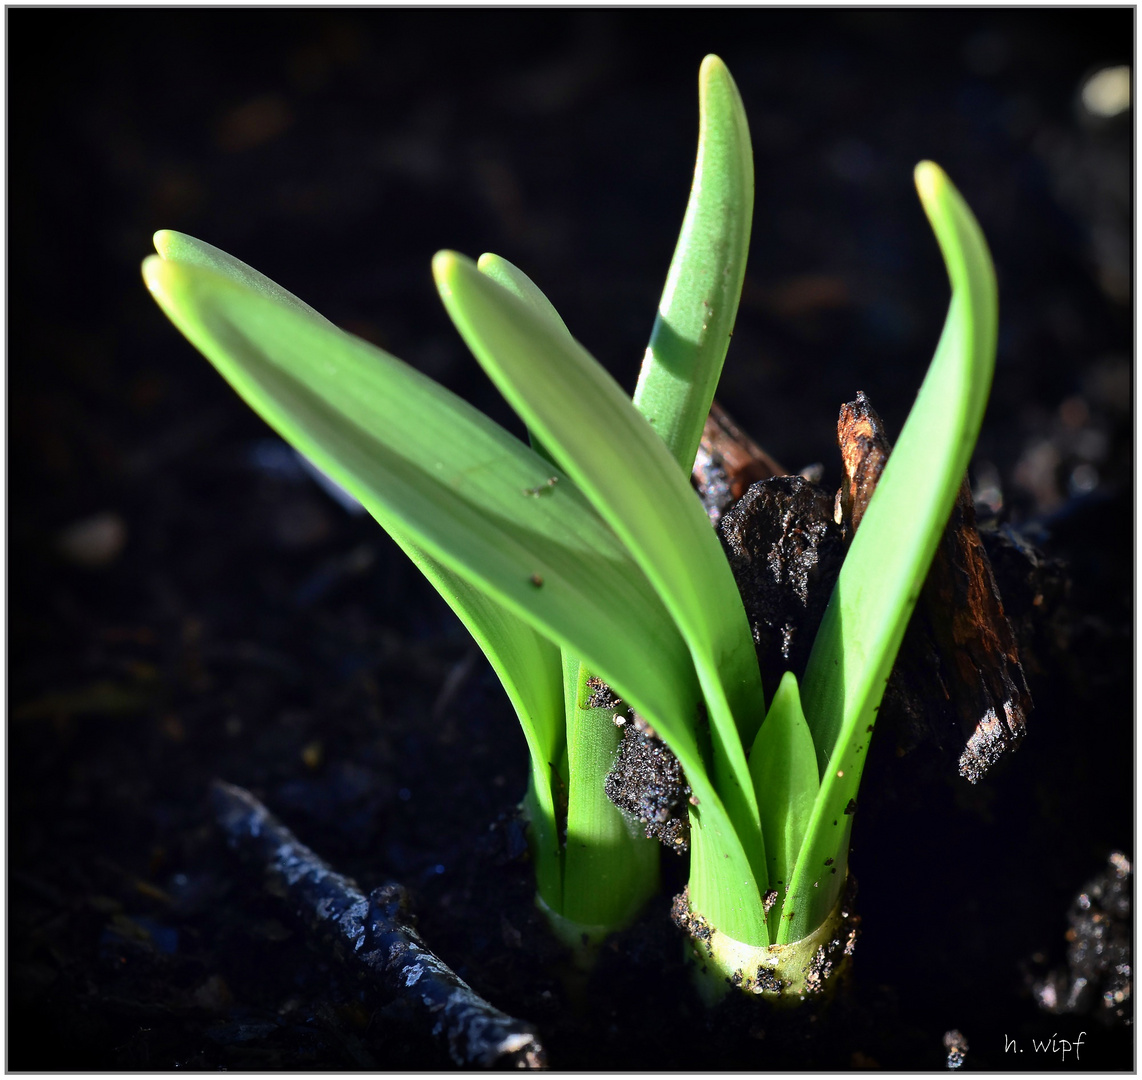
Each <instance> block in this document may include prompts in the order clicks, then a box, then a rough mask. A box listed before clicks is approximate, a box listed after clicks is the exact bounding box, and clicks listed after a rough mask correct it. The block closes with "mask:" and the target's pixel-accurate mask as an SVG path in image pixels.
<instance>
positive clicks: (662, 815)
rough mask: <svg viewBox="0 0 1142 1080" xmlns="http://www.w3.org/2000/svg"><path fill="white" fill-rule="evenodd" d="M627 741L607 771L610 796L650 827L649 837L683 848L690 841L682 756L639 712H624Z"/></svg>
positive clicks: (688, 791) (620, 806)
mask: <svg viewBox="0 0 1142 1080" xmlns="http://www.w3.org/2000/svg"><path fill="white" fill-rule="evenodd" d="M620 719H621V720H622V721H623V741H622V742H621V743H620V744H619V752H618V756H617V757H616V759H615V764H614V767H613V768H612V769H611V771H610V772H609V773H608V774H607V780H606V784H605V786H604V787H605V790H606V793H607V798H608V799H610V800H611V802H613V803H614V804H615V806H617V807H618V808H619V809H620V810H622V811H624V812H625V813H627V814H630V815H631V816H632V817H633V818H635V820H637V821H638V822H639V824H640V825H642V826H643V827H644V828H645V829H646V835H647V837H648V838H651V839H655V840H659V841H661V842H662V843H663V844H664V845H665V846H666V847H668V848H670V849H671V850H672V851H676V852H678V853H679V854H681V853H682V852H684V851H687V850H688V849H689V847H690V819H689V814H688V811H687V807H688V805H689V803H690V800H691V798H692V796H691V794H690V785H689V784H687V783H686V777H685V776H684V775H683V773H682V766H681V765H679V764H678V759H677V758H676V757H675V756H674V755H673V754H672V753H671V752H670V750H669V749H667V746H666V744H665V743H664V742H663V741H662V740H661V739H659V738H658V736H657V735H655V733H654V729H653V728H652V727H651V726H650V725H649V724H648V723H647V722H646V721H645V720H644V719H643V718H642V717H641V716H639V715H638V714H637V713H632V714H631V716H630V719H626V718H625V717H622V716H621V715H620V716H619V717H617V718H616V722H618V720H620Z"/></svg>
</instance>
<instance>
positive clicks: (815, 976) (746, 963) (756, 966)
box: [674, 875, 860, 1006]
mask: <svg viewBox="0 0 1142 1080" xmlns="http://www.w3.org/2000/svg"><path fill="white" fill-rule="evenodd" d="M855 895H856V885H855V881H854V880H853V878H852V877H851V875H850V877H849V879H848V882H847V884H846V887H845V890H844V892H843V893H842V894H841V899H840V900H839V901H838V902H837V905H836V906H835V907H834V908H833V910H832V911H831V912H830V913H829V916H828V918H826V919H825V921H824V922H823V923H822V924H821V925H820V926H819V927H817V929H816V930H814V931H813V932H812V933H811V934H809V935H808V936H807V937H804V938H802V939H801V940H800V941H792V942H790V943H789V944H787V945H762V946H757V945H750V944H748V943H746V942H743V941H735V940H734V939H733V938H731V937H729V936H728V935H726V934H723V933H722V932H721V931H720V930H717V929H715V928H714V927H711V926H710V925H709V924H708V923H707V922H706V920H705V919H704V918H703V917H702V916H701V915H700V914H698V913H697V912H695V911H692V910H691V909H690V907H689V897H688V896H687V894H686V893H685V892H683V893H682V894H681V895H679V896H677V897H675V901H674V919H675V922H677V923H678V924H679V925H681V926H682V927H683V928H684V929H685V930H686V931H687V932H688V933H689V935H690V941H689V942H688V943H687V951H688V952H689V953H690V955H691V957H692V959H693V960H694V979H695V985H696V988H697V990H698V993H699V995H700V996H701V998H702V1000H703V1001H704V1002H705V1003H706V1004H707V1005H708V1006H712V1005H715V1004H717V1002H718V1001H720V1000H721V999H722V998H723V997H724V996H725V995H726V993H728V992H729V990H730V989H731V988H737V989H739V990H743V991H745V992H747V993H750V994H757V995H759V996H761V997H764V998H766V999H767V1000H769V1001H772V1002H774V1003H777V1004H782V1005H793V1004H798V1003H800V1002H802V1001H805V1000H806V999H807V998H819V997H821V996H822V995H824V994H826V993H827V992H831V990H832V989H833V987H834V986H836V984H837V982H838V981H839V976H840V975H841V974H842V973H843V972H844V971H845V970H847V968H848V965H849V957H850V956H851V955H852V951H853V947H854V946H855V944H856V939H857V935H858V934H859V932H860V931H859V927H860V917H859V916H858V915H855V914H854V913H853V910H852V900H853V899H854V898H855Z"/></svg>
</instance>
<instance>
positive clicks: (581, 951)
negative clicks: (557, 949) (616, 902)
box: [535, 893, 619, 971]
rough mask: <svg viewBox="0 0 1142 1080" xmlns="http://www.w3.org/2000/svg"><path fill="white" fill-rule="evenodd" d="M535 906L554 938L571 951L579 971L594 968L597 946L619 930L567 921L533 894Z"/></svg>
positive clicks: (572, 958)
mask: <svg viewBox="0 0 1142 1080" xmlns="http://www.w3.org/2000/svg"><path fill="white" fill-rule="evenodd" d="M535 906H536V907H537V908H539V910H540V911H541V912H543V917H544V918H545V919H546V920H547V925H548V926H550V927H551V932H552V933H553V934H554V935H555V937H556V938H557V939H558V940H559V941H561V942H562V943H563V944H564V945H566V946H567V947H568V948H569V949H570V950H571V962H572V963H573V964H574V965H575V967H577V968H579V970H580V971H589V970H590V969H591V968H592V967H594V965H595V960H596V959H597V958H598V955H599V946H600V945H602V943H603V940H604V939H605V938H606V936H607V935H608V934H613V933H614V932H615V930H617V929H619V927H615V926H605V925H604V926H588V925H587V924H585V923H580V922H575V921H574V919H568V918H567V917H566V916H565V915H560V914H559V912H557V911H556V910H555V909H554V908H552V907H551V906H550V905H549V904H548V903H547V902H546V901H545V900H544V899H543V897H542V896H540V895H539V893H536V894H535Z"/></svg>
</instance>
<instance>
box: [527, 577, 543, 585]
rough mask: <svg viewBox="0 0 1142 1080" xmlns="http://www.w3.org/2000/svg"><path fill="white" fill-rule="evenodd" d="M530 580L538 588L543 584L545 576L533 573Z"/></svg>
mask: <svg viewBox="0 0 1142 1080" xmlns="http://www.w3.org/2000/svg"><path fill="white" fill-rule="evenodd" d="M528 580H529V581H530V582H531V583H532V585H534V586H535V587H536V588H537V589H538V588H540V587H541V586H542V585H543V578H542V577H541V576H540V575H539V574H532V575H531V577H530V578H528Z"/></svg>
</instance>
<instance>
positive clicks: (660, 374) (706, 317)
mask: <svg viewBox="0 0 1142 1080" xmlns="http://www.w3.org/2000/svg"><path fill="white" fill-rule="evenodd" d="M698 106H699V122H698V160H697V162H696V164H695V166H694V181H693V184H692V186H691V189H690V200H689V202H688V203H687V205H686V216H685V217H684V218H683V221H682V231H681V233H680V235H679V237H678V245H677V247H676V248H675V250H674V258H673V259H672V260H671V263H670V271H669V273H668V274H667V277H666V286H665V289H664V290H663V293H662V299H661V300H660V301H659V305H658V315H657V317H656V318H655V320H654V328H653V330H652V331H651V335H650V344H649V345H648V346H647V349H646V356H645V358H644V359H643V362H642V369H641V371H640V372H639V377H638V385H637V386H636V387H635V392H634V404H635V407H636V408H637V409H638V411H639V412H641V413H642V414H643V416H645V417H646V418H647V420H648V421H649V422H650V425H651V426H652V427H653V428H654V430H655V431H657V432H658V434H659V435H660V436H661V438H662V441H663V442H664V443H666V446H667V447H668V449H669V450H670V453H671V454H672V455H673V456H674V459H675V460H676V461H677V462H678V464H679V465H681V467H682V469H683V471H684V472H685V473H686V475H687V476H689V475H690V468H691V466H692V465H693V463H694V455H695V453H697V450H698V442H699V440H700V439H701V436H702V426H703V425H704V424H705V422H706V416H707V415H708V413H709V411H710V403H711V402H712V401H713V399H714V390H715V388H716V387H717V384H718V379H719V378H720V376H721V373H722V364H723V362H724V361H725V358H726V350H727V349H728V348H729V344H730V335H731V334H732V333H733V329H734V319H735V318H736V317H737V310H738V301H739V300H740V299H741V290H742V282H743V281H744V280H745V264H746V255H747V253H748V251H749V233H750V225H751V223H752V221H753V150H752V147H751V145H750V138H749V125H748V124H747V122H746V117H745V109H744V108H743V106H742V101H741V95H740V94H739V93H738V88H737V86H736V85H735V84H734V80H733V78H732V77H731V76H730V73H729V71H728V70H727V69H726V65H725V64H723V63H722V61H721V60H720V59H718V57H716V56H707V57H706V58H705V59H704V60H703V61H702V67H701V69H700V71H699V74H698ZM757 722H760V717H759V718H758V720H757ZM751 734H752V733H751Z"/></svg>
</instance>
